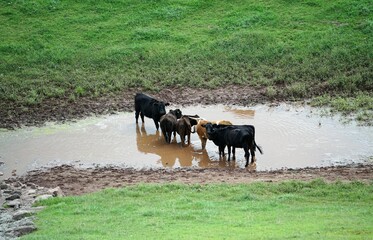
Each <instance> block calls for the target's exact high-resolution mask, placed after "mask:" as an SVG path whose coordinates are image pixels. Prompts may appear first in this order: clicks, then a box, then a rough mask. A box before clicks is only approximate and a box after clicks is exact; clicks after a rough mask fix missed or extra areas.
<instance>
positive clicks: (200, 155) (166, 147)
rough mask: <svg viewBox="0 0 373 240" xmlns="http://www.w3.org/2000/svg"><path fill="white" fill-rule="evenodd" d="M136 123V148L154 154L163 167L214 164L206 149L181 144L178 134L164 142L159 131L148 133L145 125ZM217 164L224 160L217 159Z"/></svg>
mask: <svg viewBox="0 0 373 240" xmlns="http://www.w3.org/2000/svg"><path fill="white" fill-rule="evenodd" d="M139 125H140V124H137V125H136V143H137V149H138V150H139V151H140V152H142V153H145V154H156V155H158V156H159V157H160V159H159V162H160V163H161V164H162V166H163V167H196V166H198V167H202V168H206V167H211V166H212V165H215V164H216V161H212V160H211V159H210V157H209V155H208V153H207V151H206V150H195V149H194V148H193V147H192V146H184V147H183V146H181V142H180V141H181V140H180V139H179V136H176V138H174V137H173V139H172V142H171V143H170V144H166V143H165V140H164V138H163V135H162V133H161V132H160V131H156V132H155V133H154V134H148V133H147V131H146V129H145V125H144V124H141V127H140V126H139ZM218 165H219V166H221V167H223V166H226V161H224V160H220V161H218Z"/></svg>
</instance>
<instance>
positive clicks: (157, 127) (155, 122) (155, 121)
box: [141, 115, 171, 136]
mask: <svg viewBox="0 0 373 240" xmlns="http://www.w3.org/2000/svg"><path fill="white" fill-rule="evenodd" d="M141 118H142V121H143V122H144V117H143V115H141ZM153 120H154V124H155V128H156V129H157V131H158V129H159V124H158V121H157V120H155V119H153ZM170 136H171V134H170Z"/></svg>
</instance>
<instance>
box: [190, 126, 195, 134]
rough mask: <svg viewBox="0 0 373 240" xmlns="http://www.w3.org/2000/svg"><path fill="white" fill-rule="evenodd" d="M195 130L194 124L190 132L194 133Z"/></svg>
mask: <svg viewBox="0 0 373 240" xmlns="http://www.w3.org/2000/svg"><path fill="white" fill-rule="evenodd" d="M195 132H196V125H194V126H193V127H192V132H191V133H195Z"/></svg>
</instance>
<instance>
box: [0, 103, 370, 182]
mask: <svg viewBox="0 0 373 240" xmlns="http://www.w3.org/2000/svg"><path fill="white" fill-rule="evenodd" d="M173 108H175V107H173ZM180 109H181V110H182V111H183V113H184V114H189V115H194V114H198V115H199V116H201V117H203V118H205V119H208V120H218V119H219V120H220V119H226V120H230V121H232V122H233V123H234V124H252V125H254V126H255V128H256V142H257V144H258V145H260V146H262V147H263V150H264V154H263V155H260V154H259V152H258V151H257V155H256V157H257V162H256V165H255V166H252V167H253V168H255V169H256V170H258V171H263V170H274V169H281V168H302V167H320V166H330V165H340V164H350V163H360V162H366V161H369V162H371V161H372V156H373V128H372V127H362V126H357V125H356V124H355V123H349V124H342V123H341V122H340V121H339V119H338V117H336V118H331V117H320V115H319V114H317V112H318V110H317V109H312V108H309V107H302V106H300V107H299V106H298V107H295V106H290V105H285V104H283V105H280V106H276V107H268V106H264V105H259V106H255V107H251V108H246V107H238V106H234V107H227V106H223V105H218V106H189V107H180ZM134 120H135V119H134V113H120V114H117V115H109V116H103V117H100V118H97V117H92V118H87V119H85V120H82V121H78V122H76V123H68V124H50V125H47V126H45V127H40V128H36V127H32V128H24V129H19V130H16V131H1V132H0V162H1V164H0V172H2V173H3V174H4V175H3V177H2V178H8V177H10V176H11V175H12V173H13V174H14V173H16V174H17V175H20V174H23V173H25V172H26V171H29V170H33V169H36V168H40V167H51V166H55V165H61V164H72V165H77V166H81V167H91V166H97V165H99V166H105V165H115V166H120V167H133V168H136V169H142V168H159V167H167V168H177V167H202V168H207V167H238V168H244V165H245V160H244V152H243V150H242V149H237V150H236V158H237V159H236V161H231V162H228V161H226V160H225V159H220V160H219V155H218V148H217V147H216V146H215V145H214V144H213V142H211V141H208V142H207V146H206V150H205V151H202V150H201V142H200V140H199V138H198V136H197V134H192V136H191V145H190V146H188V147H182V146H181V144H180V137H179V136H177V138H176V140H175V139H174V141H173V142H172V143H171V144H166V143H165V141H164V138H163V136H162V134H161V133H160V132H157V131H156V129H155V126H154V123H153V121H152V120H151V119H148V118H146V119H145V124H141V123H139V124H138V125H137V124H136V123H135V121H134Z"/></svg>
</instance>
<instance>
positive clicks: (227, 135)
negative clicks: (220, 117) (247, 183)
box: [205, 123, 262, 167]
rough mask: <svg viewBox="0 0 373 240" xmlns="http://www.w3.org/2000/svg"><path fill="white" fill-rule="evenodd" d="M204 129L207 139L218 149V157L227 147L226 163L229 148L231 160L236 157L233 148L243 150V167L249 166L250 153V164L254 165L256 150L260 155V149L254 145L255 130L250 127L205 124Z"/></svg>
mask: <svg viewBox="0 0 373 240" xmlns="http://www.w3.org/2000/svg"><path fill="white" fill-rule="evenodd" d="M205 127H206V132H207V136H208V138H209V139H210V140H212V141H213V142H214V143H215V145H217V146H218V147H219V155H220V153H221V151H224V148H225V146H228V161H229V160H230V154H231V147H232V148H233V159H235V157H236V156H235V148H243V150H244V151H245V159H246V164H245V167H247V166H248V165H249V158H250V153H251V155H252V158H251V163H254V160H255V149H256V148H258V150H259V152H260V153H261V154H262V149H261V148H260V147H259V146H257V145H256V142H255V128H254V126H252V125H232V126H219V125H216V124H211V123H207V124H206V125H205ZM249 150H250V153H249Z"/></svg>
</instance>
